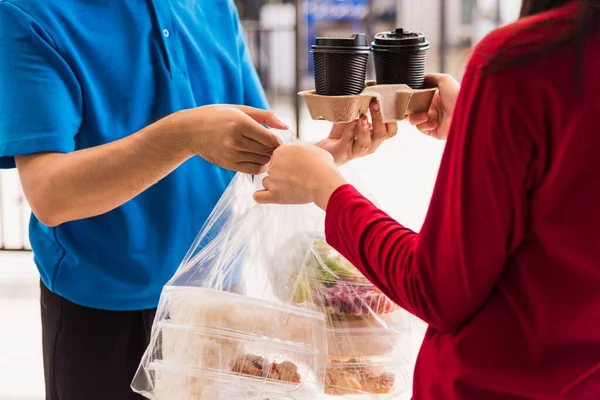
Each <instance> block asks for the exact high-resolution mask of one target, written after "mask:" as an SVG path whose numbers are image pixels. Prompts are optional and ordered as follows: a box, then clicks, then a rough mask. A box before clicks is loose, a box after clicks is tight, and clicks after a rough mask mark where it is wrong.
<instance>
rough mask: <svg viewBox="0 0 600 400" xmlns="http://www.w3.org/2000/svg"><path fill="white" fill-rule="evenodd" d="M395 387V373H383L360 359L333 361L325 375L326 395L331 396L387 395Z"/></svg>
mask: <svg viewBox="0 0 600 400" xmlns="http://www.w3.org/2000/svg"><path fill="white" fill-rule="evenodd" d="M395 385H396V377H395V375H394V374H393V373H391V372H384V371H381V370H380V369H379V368H377V367H375V366H371V365H369V364H368V363H364V362H361V360H359V359H350V360H347V361H345V362H342V361H332V362H331V363H330V364H329V366H328V367H327V370H326V373H325V393H326V394H329V395H335V396H341V395H350V394H362V393H371V394H387V393H390V392H391V391H392V390H393V389H394V386H395Z"/></svg>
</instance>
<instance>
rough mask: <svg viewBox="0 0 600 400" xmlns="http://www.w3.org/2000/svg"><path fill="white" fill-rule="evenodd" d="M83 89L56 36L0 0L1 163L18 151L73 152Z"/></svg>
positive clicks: (11, 159)
mask: <svg viewBox="0 0 600 400" xmlns="http://www.w3.org/2000/svg"><path fill="white" fill-rule="evenodd" d="M81 110H82V100H81V89H80V87H79V84H78V81H77V79H76V77H75V75H74V74H73V71H72V70H71V68H70V67H69V65H68V64H67V62H66V61H65V60H64V59H63V58H62V57H61V55H60V54H59V52H58V50H57V47H56V45H55V43H54V42H53V40H52V38H51V37H50V36H49V35H48V33H47V32H46V31H45V29H44V27H43V26H41V25H40V24H39V23H38V22H37V21H36V20H35V19H34V18H32V17H31V16H30V15H28V14H27V13H26V12H24V11H23V10H22V9H20V8H18V6H16V5H14V4H11V3H8V2H5V1H0V167H2V168H13V167H14V165H15V164H14V156H17V155H25V154H33V153H40V152H62V153H66V152H70V151H73V150H74V149H75V142H74V137H75V135H76V133H77V131H78V129H79V126H80V124H81V118H82V111H81Z"/></svg>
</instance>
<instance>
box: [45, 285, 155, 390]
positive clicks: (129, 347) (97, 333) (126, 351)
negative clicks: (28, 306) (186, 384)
mask: <svg viewBox="0 0 600 400" xmlns="http://www.w3.org/2000/svg"><path fill="white" fill-rule="evenodd" d="M40 286H41V299H40V302H41V308H42V344H43V352H44V375H45V379H46V400H139V399H142V398H143V397H142V396H139V395H136V394H135V393H133V391H132V390H131V388H130V385H131V380H132V379H133V376H134V375H135V372H136V370H137V368H138V365H139V363H140V360H141V358H142V355H143V353H144V351H145V349H146V346H147V345H148V343H149V342H150V332H151V327H152V321H153V320H154V315H155V313H156V310H155V309H152V310H143V311H105V310H98V309H94V308H87V307H82V306H79V305H77V304H74V303H71V302H70V301H68V300H66V299H64V298H62V297H60V296H58V295H56V294H54V293H52V292H50V290H48V288H46V286H45V285H44V284H43V283H41V284H40Z"/></svg>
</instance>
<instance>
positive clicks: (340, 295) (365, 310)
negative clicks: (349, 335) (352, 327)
mask: <svg viewBox="0 0 600 400" xmlns="http://www.w3.org/2000/svg"><path fill="white" fill-rule="evenodd" d="M308 279H309V280H310V287H311V293H312V297H313V299H312V300H313V302H314V303H315V304H317V305H318V306H321V307H323V309H324V310H325V312H326V313H327V315H328V316H329V318H330V319H331V320H332V321H336V320H338V321H339V320H342V321H346V320H351V319H363V318H364V317H365V316H377V315H385V314H389V313H392V312H394V311H396V310H398V308H399V307H398V306H397V305H396V304H395V303H394V302H393V301H392V300H390V299H389V298H388V297H387V296H386V295H385V294H383V293H382V292H381V291H380V290H379V289H377V288H376V287H375V286H374V285H372V284H371V283H369V282H364V281H343V280H337V281H331V280H323V279H318V278H308Z"/></svg>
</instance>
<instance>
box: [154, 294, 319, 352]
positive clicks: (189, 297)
mask: <svg viewBox="0 0 600 400" xmlns="http://www.w3.org/2000/svg"><path fill="white" fill-rule="evenodd" d="M163 298H164V299H165V301H166V302H167V305H166V309H167V310H168V318H169V319H168V321H169V322H171V323H173V324H175V325H180V326H187V327H199V328H202V327H207V328H213V329H218V330H222V331H229V332H232V333H240V334H244V335H253V336H263V337H268V338H271V339H276V340H280V341H288V342H293V343H298V344H305V345H309V346H312V347H313V348H315V349H323V348H325V343H326V342H325V317H324V316H323V315H322V314H321V313H318V312H314V311H310V310H307V309H303V308H300V307H293V306H284V305H280V304H277V303H274V302H269V301H265V300H261V299H256V298H251V297H247V296H242V295H238V294H234V293H228V292H223V291H217V290H212V289H204V288H196V287H174V286H173V287H168V286H167V287H165V289H164V293H163Z"/></svg>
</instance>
